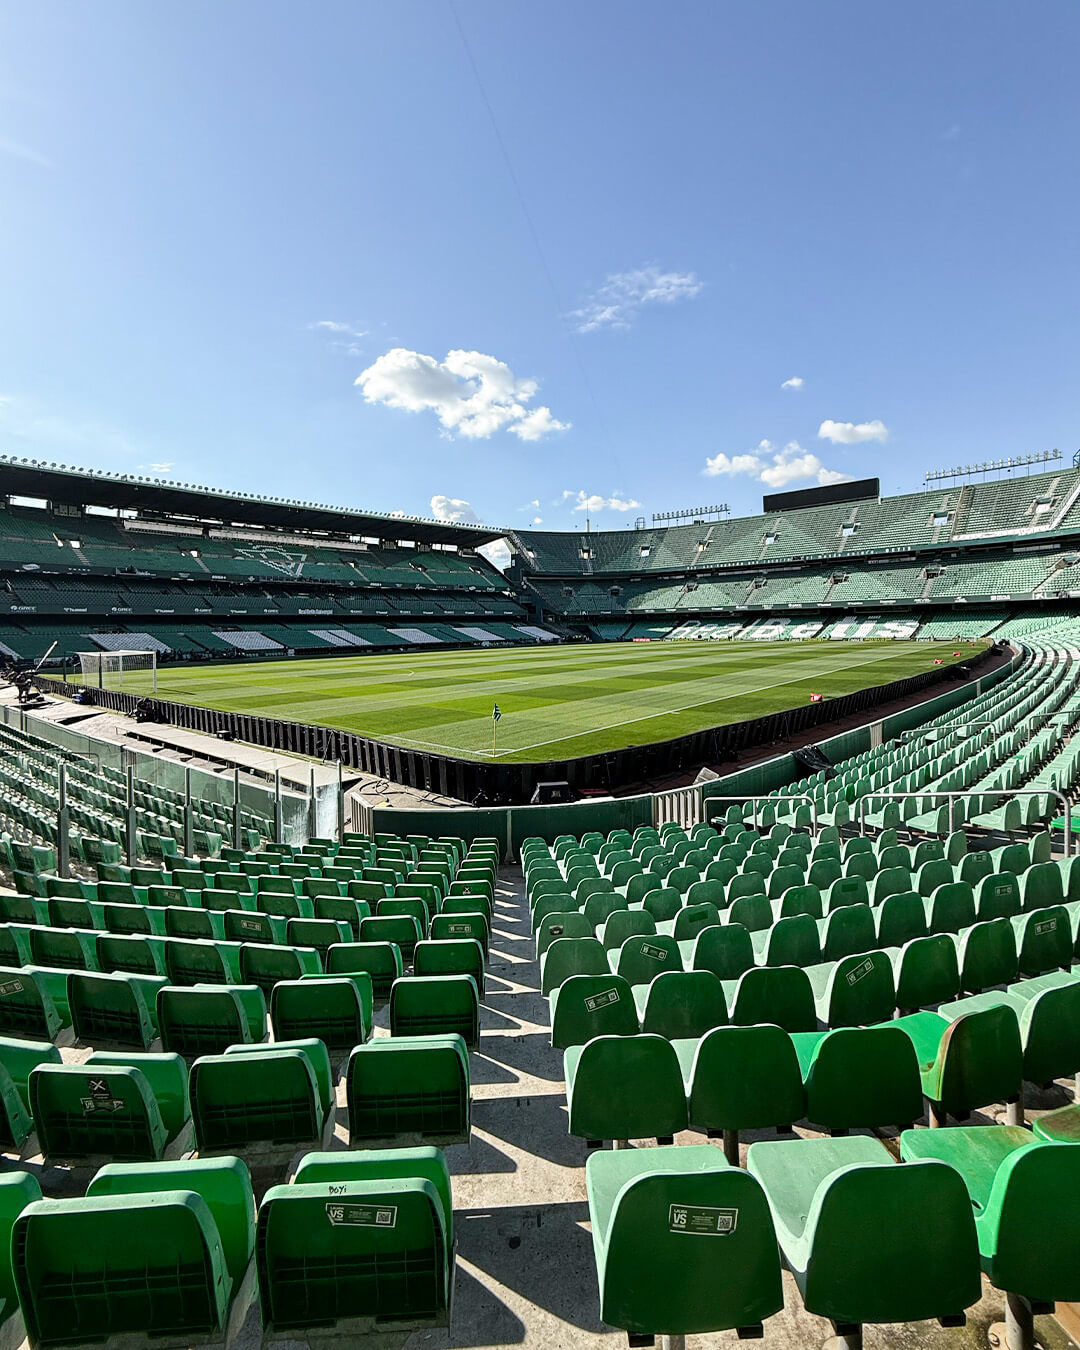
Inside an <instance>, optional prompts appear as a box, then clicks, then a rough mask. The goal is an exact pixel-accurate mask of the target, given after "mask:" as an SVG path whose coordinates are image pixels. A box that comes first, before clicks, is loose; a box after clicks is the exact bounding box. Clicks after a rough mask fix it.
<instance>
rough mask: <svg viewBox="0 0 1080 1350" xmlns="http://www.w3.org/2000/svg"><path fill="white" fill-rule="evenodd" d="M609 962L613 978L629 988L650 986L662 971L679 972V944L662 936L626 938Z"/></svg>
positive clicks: (680, 960)
mask: <svg viewBox="0 0 1080 1350" xmlns="http://www.w3.org/2000/svg"><path fill="white" fill-rule="evenodd" d="M608 959H609V961H610V963H611V968H612V970H613V971H614V972H615V974H617V975H621V976H622V977H623V979H624V980H626V981H627V982H628V983H629V984H632V985H634V984H649V983H650V982H651V981H652V980H654V979H655V978H656V976H657V975H659V974H661V973H662V972H664V971H668V970H681V969H682V955H681V953H680V951H679V944H678V943H677V942H676V941H675V939H674V938H673V937H668V936H667V935H666V934H664V933H647V934H642V935H639V936H636V937H628V938H627V939H626V941H625V942H624V943H623V944H622V946H621V947H620V948H619V950H618V951H617V952H614V951H613V952H611V953H610V955H609V958H608Z"/></svg>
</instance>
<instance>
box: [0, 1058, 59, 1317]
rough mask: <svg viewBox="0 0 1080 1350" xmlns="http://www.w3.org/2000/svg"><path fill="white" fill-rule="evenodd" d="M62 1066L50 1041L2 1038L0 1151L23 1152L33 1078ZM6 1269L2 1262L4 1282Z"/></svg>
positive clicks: (29, 1127) (30, 1125) (30, 1124)
mask: <svg viewBox="0 0 1080 1350" xmlns="http://www.w3.org/2000/svg"><path fill="white" fill-rule="evenodd" d="M62 1062H63V1061H62V1060H61V1057H60V1051H59V1050H58V1049H57V1048H56V1046H55V1045H51V1044H50V1043H49V1042H48V1041H22V1040H15V1039H12V1038H10V1037H6V1036H4V1037H0V1147H3V1148H4V1149H5V1150H6V1151H9V1152H14V1153H18V1152H20V1151H21V1150H22V1148H23V1145H24V1144H25V1143H26V1141H27V1139H28V1138H29V1136H30V1134H31V1132H32V1130H33V1128H34V1124H33V1117H32V1115H31V1112H30V1074H31V1073H32V1072H33V1070H34V1069H36V1068H37V1066H38V1065H39V1064H60V1063H62ZM3 1268H4V1263H3V1262H2V1261H0V1278H2V1272H3ZM2 1311H3V1310H2V1309H0V1315H2Z"/></svg>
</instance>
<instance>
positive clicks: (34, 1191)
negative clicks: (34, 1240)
mask: <svg viewBox="0 0 1080 1350" xmlns="http://www.w3.org/2000/svg"><path fill="white" fill-rule="evenodd" d="M40 1199H41V1185H40V1184H39V1182H38V1179H37V1177H35V1176H32V1175H31V1173H29V1172H22V1171H18V1172H4V1173H3V1174H0V1243H2V1244H3V1251H4V1252H5V1254H6V1255H5V1257H4V1259H3V1260H0V1326H3V1325H4V1323H5V1322H6V1321H7V1319H8V1318H9V1317H10V1316H11V1314H12V1313H14V1312H15V1311H16V1310H17V1309H18V1306H19V1303H18V1294H17V1292H16V1289H15V1276H14V1273H13V1271H12V1268H11V1256H10V1253H11V1230H12V1228H13V1227H14V1224H15V1220H16V1218H17V1217H18V1216H19V1215H20V1214H21V1213H22V1212H23V1210H24V1209H26V1207H27V1206H28V1205H31V1204H33V1203H34V1202H35V1201H37V1200H40Z"/></svg>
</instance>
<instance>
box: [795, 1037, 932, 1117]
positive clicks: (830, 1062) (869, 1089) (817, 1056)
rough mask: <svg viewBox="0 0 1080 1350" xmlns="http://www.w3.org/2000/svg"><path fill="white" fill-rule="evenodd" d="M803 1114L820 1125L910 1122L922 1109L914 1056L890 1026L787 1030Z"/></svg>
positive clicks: (909, 1045)
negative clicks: (799, 1076)
mask: <svg viewBox="0 0 1080 1350" xmlns="http://www.w3.org/2000/svg"><path fill="white" fill-rule="evenodd" d="M791 1039H792V1042H793V1044H794V1046H795V1052H796V1054H797V1055H798V1057H799V1068H800V1070H801V1072H802V1077H803V1084H804V1087H805V1090H806V1119H807V1120H809V1121H810V1122H811V1123H812V1124H814V1125H816V1126H818V1127H819V1128H820V1129H826V1130H849V1129H856V1128H864V1129H880V1128H882V1127H884V1126H886V1125H900V1126H903V1125H910V1124H912V1123H913V1122H914V1121H916V1120H918V1119H919V1117H920V1116H921V1115H922V1111H923V1105H922V1085H921V1082H920V1079H919V1062H918V1060H917V1059H916V1058H915V1048H914V1046H913V1045H912V1043H911V1040H910V1039H909V1038H908V1037H907V1036H905V1035H904V1033H903V1032H902V1031H901V1030H899V1029H898V1028H896V1027H890V1026H888V1025H887V1024H886V1025H885V1026H881V1027H841V1028H838V1029H837V1030H835V1031H811V1032H796V1033H795V1034H794V1035H793V1036H792V1038H791Z"/></svg>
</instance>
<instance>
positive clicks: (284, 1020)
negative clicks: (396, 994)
mask: <svg viewBox="0 0 1080 1350" xmlns="http://www.w3.org/2000/svg"><path fill="white" fill-rule="evenodd" d="M364 986H366V997H365V994H364V992H363V987H364ZM372 1001H373V996H372V993H371V977H370V976H369V975H367V974H362V973H354V974H353V975H351V976H344V975H343V976H340V977H334V976H327V977H325V978H320V979H299V980H279V981H278V983H277V984H275V985H274V987H273V989H272V990H271V991H270V1021H271V1023H272V1025H273V1028H274V1039H275V1041H288V1040H306V1039H309V1038H311V1037H314V1038H316V1039H318V1040H320V1041H322V1043H323V1044H324V1045H325V1046H326V1048H327V1050H328V1052H329V1054H330V1057H331V1059H332V1060H334V1061H337V1060H338V1059H340V1058H341V1057H342V1056H343V1055H345V1054H347V1053H348V1051H350V1050H351V1049H352V1047H353V1046H354V1045H362V1044H363V1043H364V1042H365V1041H366V1040H367V1039H368V1038H369V1037H370V1035H371V1032H372ZM231 1043H232V1042H230V1044H231Z"/></svg>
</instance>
